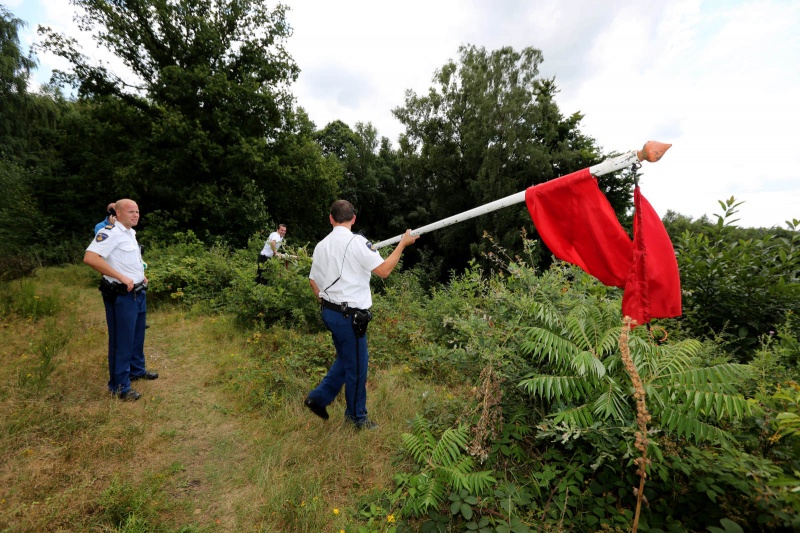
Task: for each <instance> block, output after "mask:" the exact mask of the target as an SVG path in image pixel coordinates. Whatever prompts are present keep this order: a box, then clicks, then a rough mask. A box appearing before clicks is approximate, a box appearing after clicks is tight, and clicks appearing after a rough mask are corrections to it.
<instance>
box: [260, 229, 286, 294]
mask: <svg viewBox="0 0 800 533" xmlns="http://www.w3.org/2000/svg"><path fill="white" fill-rule="evenodd" d="M284 235H286V224H278V229H277V230H275V231H273V232H272V233H270V234H269V237H267V241H266V242H265V243H264V248H263V249H262V250H261V253H260V254H258V264H257V265H256V283H260V284H263V283H264V281H265V280H264V276H263V272H262V271H261V266H262V265H263V264H264V263H265V262H267V261H269V260H270V259H272V258H273V257H275V254H276V253H278V248H280V247H281V244H282V243H283V237H284Z"/></svg>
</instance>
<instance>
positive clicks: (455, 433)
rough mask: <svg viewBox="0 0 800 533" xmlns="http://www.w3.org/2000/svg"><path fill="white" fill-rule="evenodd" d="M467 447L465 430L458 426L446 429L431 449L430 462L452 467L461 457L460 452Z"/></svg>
mask: <svg viewBox="0 0 800 533" xmlns="http://www.w3.org/2000/svg"><path fill="white" fill-rule="evenodd" d="M466 446H467V430H466V428H465V427H463V426H460V427H458V428H457V429H454V428H449V429H447V430H446V431H445V432H444V433H443V434H442V436H441V438H440V439H439V442H437V443H436V446H434V447H433V450H432V451H431V456H430V460H431V462H433V463H434V464H442V465H445V466H449V465H452V464H453V463H455V462H456V461H458V459H459V458H460V457H461V451H462V450H463V449H465V448H466Z"/></svg>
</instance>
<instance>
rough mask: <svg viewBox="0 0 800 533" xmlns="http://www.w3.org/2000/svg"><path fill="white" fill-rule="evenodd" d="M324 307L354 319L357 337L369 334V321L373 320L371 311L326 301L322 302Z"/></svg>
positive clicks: (354, 329) (354, 330)
mask: <svg viewBox="0 0 800 533" xmlns="http://www.w3.org/2000/svg"><path fill="white" fill-rule="evenodd" d="M322 307H323V308H324V309H330V310H332V311H336V312H337V313H342V315H344V317H345V318H352V324H353V332H354V333H355V334H356V337H363V336H364V335H366V334H367V326H368V325H369V321H370V320H372V312H371V311H370V310H369V309H359V308H357V307H350V306H349V305H347V304H346V303H343V304H336V303H333V302H329V301H328V300H325V299H323V300H322Z"/></svg>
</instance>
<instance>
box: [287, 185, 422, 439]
mask: <svg viewBox="0 0 800 533" xmlns="http://www.w3.org/2000/svg"><path fill="white" fill-rule="evenodd" d="M329 220H330V223H331V226H333V231H331V233H330V234H328V236H327V237H325V238H324V239H323V240H322V241H320V242H319V244H317V246H316V247H315V248H314V259H313V262H312V264H311V273H310V274H309V281H310V283H311V289H312V290H313V291H314V295H315V296H316V297H317V299H318V300H319V301H320V303H321V304H322V320H323V322H325V325H326V326H327V328H328V329H329V330H330V332H331V334H332V336H333V344H334V346H335V347H336V360H335V361H334V362H333V365H331V368H330V369H329V370H328V373H327V374H326V375H325V377H324V378H323V379H322V382H320V384H319V385H318V386H317V388H315V389H314V390H312V391H311V392H309V393H308V396H307V397H306V399H305V400H304V402H303V403H304V405H305V406H306V407H308V408H309V409H310V410H311V411H312V412H313V413H314V414H316V415H317V416H319V417H321V418H322V419H324V420H327V419H328V410H327V406H328V405H329V404H330V403H331V402H333V400H334V399H335V398H336V396H337V395H338V394H339V391H340V390H341V388H342V385H344V387H345V399H346V402H347V408H346V410H345V414H344V416H345V418H346V419H347V420H349V421H350V422H352V423H353V424H354V425H355V427H356V428H357V429H365V428H366V429H372V428H374V427H377V424H375V423H374V422H372V421H371V420H369V419H368V418H367V389H366V383H367V368H368V365H369V354H368V352H367V337H366V327H367V323H368V322H369V320H370V319H371V317H372V315H371V314H370V312H369V308H370V307H372V294H371V293H370V289H369V280H370V275H371V274H372V273H375V274H376V275H378V276H380V277H381V278H384V279H385V278H387V277H388V276H389V274H391V272H392V270H394V268H395V266H397V262H398V261H399V260H400V256H401V255H402V253H403V249H405V247H406V246H409V245H411V244H413V243H414V242H415V241H416V240H417V239H418V238H419V236H412V235H411V230H408V231H406V233H405V234H404V235H403V236H402V238H401V239H400V242H399V243H398V244H397V247H396V248H395V249H394V251H393V252H392V253H391V254H390V255H389V257H387V258H386V260H384V259H383V258H382V257H381V255H380V254H379V253H378V251H377V250H375V248H373V246H372V243H370V242H369V241H367V239H365V238H364V237H363V236H361V235H356V234H354V233H353V232H352V226H353V224H354V223H355V221H356V215H355V209H354V208H353V205H352V204H351V203H350V202H348V201H346V200H337V201H336V202H334V203H333V205H332V206H331V211H330V216H329Z"/></svg>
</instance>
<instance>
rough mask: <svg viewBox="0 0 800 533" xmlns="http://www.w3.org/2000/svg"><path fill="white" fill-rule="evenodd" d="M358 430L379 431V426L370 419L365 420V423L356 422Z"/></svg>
mask: <svg viewBox="0 0 800 533" xmlns="http://www.w3.org/2000/svg"><path fill="white" fill-rule="evenodd" d="M355 425H356V429H357V430H359V431H361V430H362V429H378V424H377V423H376V422H373V421H372V420H370V419H369V418H367V419H366V420H364V421H363V422H355Z"/></svg>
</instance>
